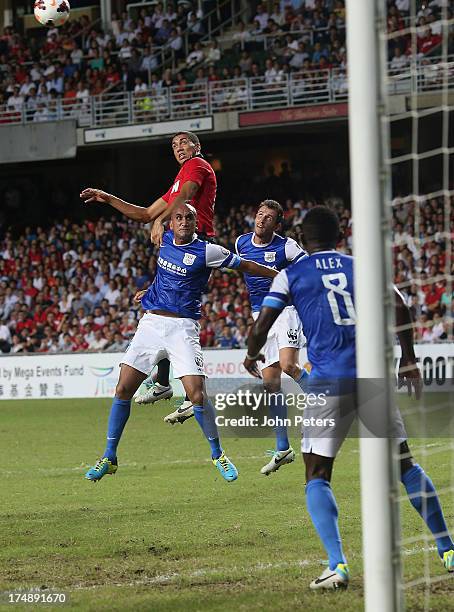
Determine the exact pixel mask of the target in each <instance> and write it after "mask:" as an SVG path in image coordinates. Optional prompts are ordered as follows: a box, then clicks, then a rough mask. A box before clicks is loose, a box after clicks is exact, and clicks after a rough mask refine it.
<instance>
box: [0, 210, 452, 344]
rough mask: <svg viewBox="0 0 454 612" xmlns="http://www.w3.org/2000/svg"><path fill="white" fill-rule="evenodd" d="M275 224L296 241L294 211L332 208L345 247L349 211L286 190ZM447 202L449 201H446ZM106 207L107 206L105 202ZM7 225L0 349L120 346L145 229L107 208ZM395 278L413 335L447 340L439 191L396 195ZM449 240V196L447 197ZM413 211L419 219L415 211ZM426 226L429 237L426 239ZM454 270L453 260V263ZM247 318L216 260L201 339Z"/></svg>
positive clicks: (240, 217) (143, 256)
mask: <svg viewBox="0 0 454 612" xmlns="http://www.w3.org/2000/svg"><path fill="white" fill-rule="evenodd" d="M282 203H283V205H284V209H285V214H284V222H283V227H282V233H284V234H286V235H289V236H291V237H293V238H295V239H296V240H297V241H299V242H301V221H302V219H303V218H304V215H305V214H306V212H307V211H308V210H309V209H310V208H311V207H312V206H314V205H316V204H320V203H324V204H325V205H327V206H330V207H332V208H334V209H335V210H336V211H337V213H338V215H339V217H340V222H341V230H342V237H341V240H340V242H339V244H338V248H339V249H340V250H341V251H343V252H345V253H351V230H352V228H351V215H350V210H349V209H348V208H347V207H346V206H344V203H343V202H342V200H341V199H340V198H331V199H329V200H328V201H325V202H321V201H317V200H316V199H313V200H307V201H305V200H287V201H285V202H282ZM257 204H258V202H257V203H254V204H252V203H249V204H243V205H240V206H238V207H233V208H232V209H231V210H230V211H229V212H228V213H226V214H222V217H217V218H216V225H217V228H218V235H217V241H218V242H219V243H220V244H222V245H224V246H226V247H228V248H229V249H231V250H233V249H234V244H235V240H236V238H237V237H238V236H239V235H240V234H242V233H245V232H247V231H252V230H253V225H254V217H255V210H256V208H257ZM452 204H454V202H452ZM109 210H110V209H109ZM109 210H106V215H105V216H104V217H102V218H100V219H99V220H98V221H87V222H86V223H78V224H76V223H73V222H71V221H70V220H69V219H65V220H63V221H61V222H57V223H55V224H54V225H53V226H51V227H46V228H42V227H27V228H26V229H25V231H24V232H23V233H21V234H20V235H19V236H13V235H12V234H11V233H10V232H7V233H6V235H5V236H4V237H3V239H2V241H1V243H0V321H1V323H0V349H1V350H2V352H12V353H20V352H59V351H91V350H92V351H107V350H109V351H115V350H118V351H121V350H124V349H125V348H126V346H127V344H128V342H129V340H130V339H131V337H132V335H133V334H134V331H135V329H136V325H137V322H138V319H139V318H140V316H141V308H140V306H138V305H137V304H134V302H133V296H134V294H135V293H136V292H137V291H138V290H141V289H143V288H146V287H148V285H149V284H150V282H152V280H153V277H154V275H155V272H156V254H155V252H154V250H153V247H152V245H151V244H150V241H149V229H148V228H147V227H144V226H142V225H139V224H138V223H136V222H132V221H128V220H124V219H122V218H118V217H117V216H115V217H114V216H112V217H111V216H110V213H109ZM393 210H394V220H393V223H394V269H395V282H396V284H397V286H398V287H399V288H400V289H401V291H402V292H403V294H404V296H405V299H406V301H407V303H408V305H409V306H410V308H411V310H412V313H413V317H414V320H415V323H416V340H417V341H418V342H434V341H443V340H449V341H451V342H452V341H453V340H454V338H453V335H452V320H453V315H454V311H453V294H452V286H451V287H449V286H447V275H448V270H447V265H448V263H450V265H451V267H453V266H454V262H449V261H448V260H447V256H446V227H447V226H448V219H447V218H446V216H445V215H446V210H447V209H446V207H444V206H443V201H442V199H431V200H427V201H425V202H419V203H416V202H414V201H405V200H404V201H402V202H401V201H399V200H396V201H395V202H394V207H393ZM451 211H452V213H451V215H452V216H451V220H450V225H449V227H450V228H451V230H450V231H451V240H452V239H453V238H454V232H453V229H452V228H454V206H452V205H451ZM416 217H417V223H415V218H416ZM428 235H431V236H432V238H433V239H432V240H430V241H428V240H427V239H425V237H426V236H428ZM452 271H454V270H451V273H452ZM251 324H252V318H251V309H250V304H249V298H248V293H247V290H246V287H245V284H244V281H243V279H242V276H241V275H240V274H238V273H236V272H234V271H226V270H215V271H214V272H213V273H212V275H211V279H210V281H209V285H208V288H207V291H206V293H205V294H204V296H203V317H202V320H201V342H202V345H203V346H204V347H220V348H244V347H245V346H246V339H247V336H248V331H249V328H250V326H251Z"/></svg>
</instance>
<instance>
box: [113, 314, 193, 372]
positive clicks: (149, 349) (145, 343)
mask: <svg viewBox="0 0 454 612" xmlns="http://www.w3.org/2000/svg"><path fill="white" fill-rule="evenodd" d="M199 332H200V326H199V324H198V323H197V321H194V319H188V318H183V317H178V318H176V317H163V316H162V315H156V314H149V313H146V314H144V315H143V317H142V318H141V319H140V321H139V325H138V326H137V330H136V333H135V334H134V337H133V339H132V340H131V344H130V345H129V346H128V348H127V350H126V353H125V356H124V357H123V359H122V361H121V363H125V364H126V365H129V366H131V367H132V368H135V369H136V370H139V372H143V373H144V374H146V375H147V376H148V374H150V372H151V370H152V369H153V368H154V367H155V365H156V364H157V363H158V362H159V361H161V359H165V358H167V359H168V360H169V361H170V363H171V364H172V367H173V375H174V377H175V378H181V377H182V376H190V375H196V376H205V372H204V368H203V353H202V348H201V346H200V338H199Z"/></svg>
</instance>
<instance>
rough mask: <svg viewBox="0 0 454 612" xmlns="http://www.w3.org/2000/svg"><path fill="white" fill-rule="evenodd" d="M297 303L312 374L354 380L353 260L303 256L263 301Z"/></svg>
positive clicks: (332, 254)
mask: <svg viewBox="0 0 454 612" xmlns="http://www.w3.org/2000/svg"><path fill="white" fill-rule="evenodd" d="M290 300H291V302H292V303H293V305H294V306H295V308H296V310H297V312H298V315H299V317H300V319H301V323H302V325H303V329H304V334H305V336H306V339H307V355H308V359H309V361H310V363H311V365H312V371H311V376H310V378H323V379H325V380H329V379H334V378H336V379H337V378H349V379H351V378H356V355H355V352H356V350H355V323H356V314H355V307H354V289H353V258H352V257H349V256H347V255H344V254H343V253H338V252H337V251H321V252H319V253H313V254H312V255H309V256H307V257H304V258H302V259H299V260H298V261H297V262H295V263H294V264H293V265H291V266H290V267H288V268H287V269H286V270H283V271H282V272H280V273H279V274H278V275H277V276H276V278H275V279H274V280H273V284H272V286H271V290H270V292H269V294H268V295H267V297H266V298H265V300H264V302H263V305H264V306H270V307H271V308H277V309H279V310H281V309H283V308H285V306H287V304H288V303H289V301H290Z"/></svg>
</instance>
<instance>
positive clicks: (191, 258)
mask: <svg viewBox="0 0 454 612" xmlns="http://www.w3.org/2000/svg"><path fill="white" fill-rule="evenodd" d="M196 258H197V255H193V254H192V253H185V254H184V257H183V263H184V264H186V265H187V266H192V264H193V263H194V262H195V260H196Z"/></svg>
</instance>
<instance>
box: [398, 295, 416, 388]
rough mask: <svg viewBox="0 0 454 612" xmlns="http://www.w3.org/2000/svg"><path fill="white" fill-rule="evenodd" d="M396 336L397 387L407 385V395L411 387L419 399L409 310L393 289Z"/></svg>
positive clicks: (400, 296)
mask: <svg viewBox="0 0 454 612" xmlns="http://www.w3.org/2000/svg"><path fill="white" fill-rule="evenodd" d="M394 297H395V312H396V327H397V337H398V338H399V344H400V347H401V349H402V357H401V359H400V363H399V372H398V375H397V376H398V388H399V389H400V388H401V387H407V390H408V395H409V396H411V393H412V389H413V390H414V392H415V397H416V399H420V397H421V393H422V379H421V373H420V371H419V369H418V366H417V365H416V355H415V349H414V345H413V321H412V318H411V312H410V309H409V308H408V306H407V305H406V304H405V302H404V300H403V297H402V295H401V293H400V292H399V291H397V290H396V291H394Z"/></svg>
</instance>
